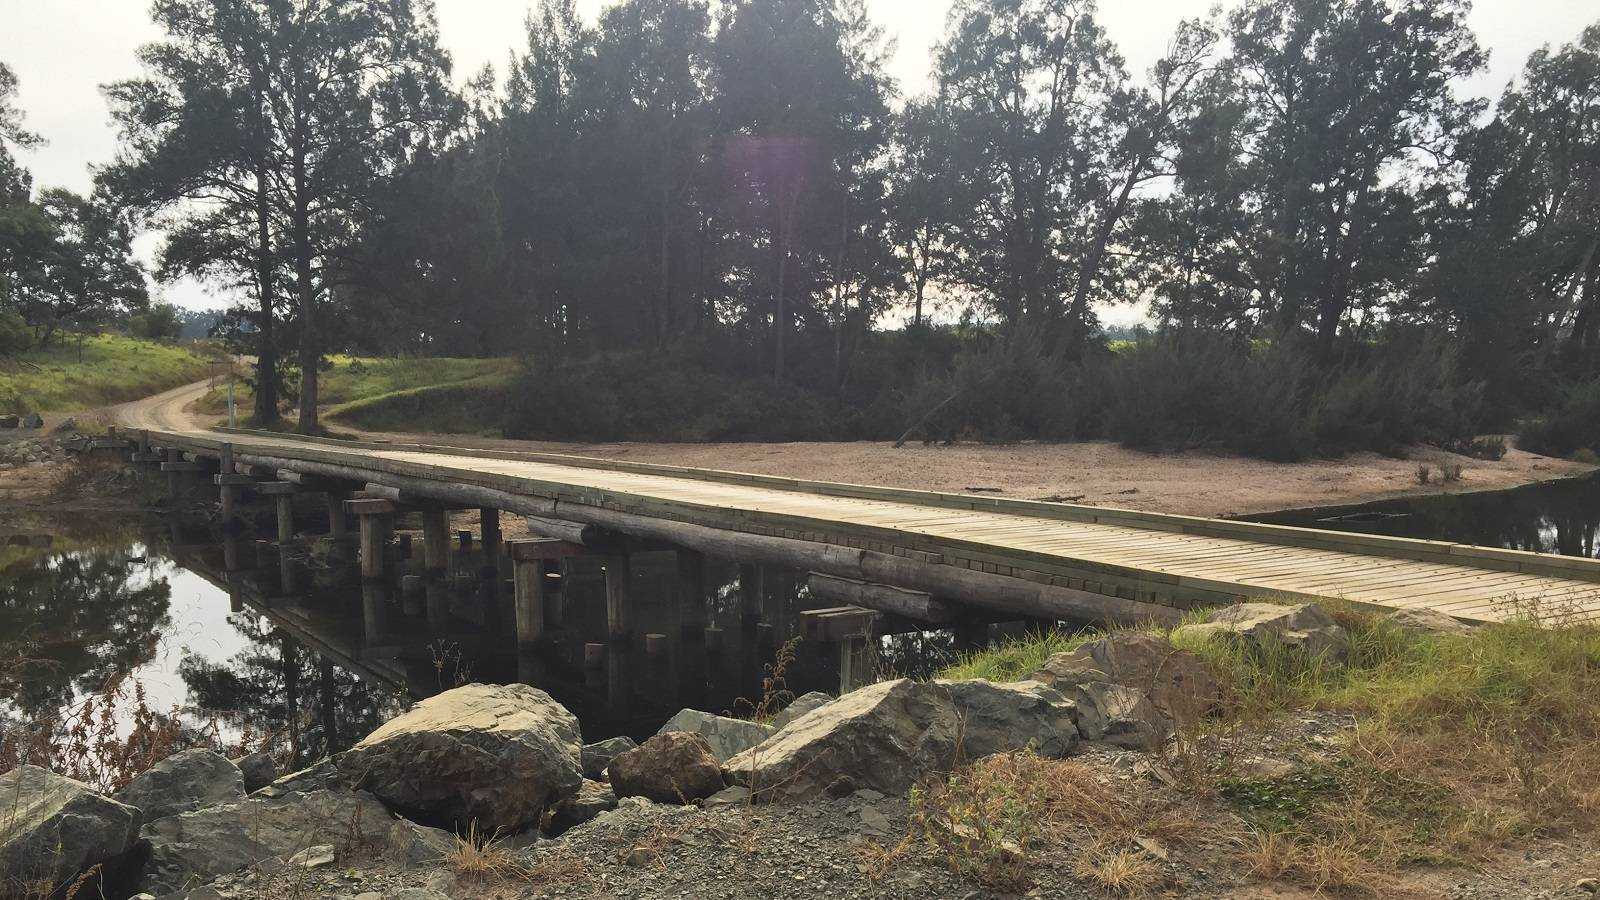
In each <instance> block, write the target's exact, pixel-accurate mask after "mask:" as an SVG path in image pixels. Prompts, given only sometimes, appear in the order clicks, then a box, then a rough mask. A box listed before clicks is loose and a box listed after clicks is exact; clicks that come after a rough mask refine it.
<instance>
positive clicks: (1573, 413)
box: [1519, 379, 1600, 456]
mask: <svg viewBox="0 0 1600 900" xmlns="http://www.w3.org/2000/svg"><path fill="white" fill-rule="evenodd" d="M1565 394H1566V396H1565V397H1564V398H1563V400H1562V403H1561V405H1560V406H1559V407H1557V408H1556V409H1555V410H1554V411H1552V412H1551V413H1550V414H1549V415H1547V416H1545V417H1543V418H1540V419H1535V420H1533V421H1531V422H1528V423H1526V424H1524V425H1523V427H1522V434H1521V440H1520V441H1519V443H1520V445H1521V446H1522V449H1524V450H1531V451H1533V452H1534V453H1543V454H1545V455H1546V456H1571V455H1573V454H1576V453H1577V452H1578V451H1580V450H1589V451H1590V452H1594V451H1596V450H1600V379H1596V380H1594V381H1590V382H1586V383H1583V384H1579V385H1576V386H1574V387H1572V388H1570V389H1568V390H1567V391H1566V392H1565Z"/></svg>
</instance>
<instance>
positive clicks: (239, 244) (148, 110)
mask: <svg viewBox="0 0 1600 900" xmlns="http://www.w3.org/2000/svg"><path fill="white" fill-rule="evenodd" d="M151 15H152V18H153V20H154V21H155V23H156V25H157V26H159V27H160V28H161V29H162V30H163V31H164V32H165V34H166V38H165V40H163V41H160V42H157V43H153V44H150V45H147V46H145V47H143V48H141V49H140V53H139V55H140V60H141V62H142V63H143V65H144V68H145V75H144V76H143V77H142V78H138V79H130V80H127V81H121V82H117V83H115V84H112V85H109V86H108V87H107V89H106V94H107V97H108V99H109V100H110V103H111V107H112V115H113V118H114V119H115V120H116V121H117V123H118V126H119V129H120V132H121V134H120V143H121V147H120V150H119V153H118V158H117V161H116V163H115V164H113V165H112V166H110V167H109V168H108V169H107V170H105V171H104V172H102V173H101V176H100V179H101V182H102V183H103V184H104V185H106V186H107V188H108V189H109V190H112V191H114V192H115V193H117V194H118V195H119V196H120V197H121V198H123V201H124V202H126V203H129V204H132V205H134V206H137V207H138V208H141V209H143V210H145V211H146V212H149V213H158V212H159V213H163V214H164V218H163V219H162V224H163V225H164V226H165V227H166V228H167V229H168V239H167V242H166V244H165V247H164V249H163V252H162V259H161V265H160V268H159V270H158V274H159V275H160V277H162V278H164V279H165V278H172V277H176V276H178V275H184V274H187V275H194V276H199V277H202V278H220V279H223V280H224V281H225V282H227V283H230V284H233V285H235V286H239V287H244V288H245V289H247V290H249V291H251V292H252V293H253V294H254V295H255V308H254V310H253V312H250V313H248V314H247V317H248V319H249V322H250V324H251V326H252V328H251V335H252V338H253V340H252V341H251V349H252V351H253V352H254V354H255V357H256V363H255V371H256V375H255V378H254V385H253V387H254V396H255V410H254V413H255V416H254V418H255V421H256V423H257V424H260V425H266V426H270V425H272V424H273V423H275V422H277V421H278V419H279V412H278V400H279V396H280V390H279V384H280V381H279V379H280V377H281V373H280V371H279V370H280V365H279V348H278V340H279V338H278V331H277V328H276V324H277V321H278V319H279V317H280V312H279V308H278V305H279V301H278V295H277V290H276V287H277V284H278V283H279V282H280V281H281V280H282V276H281V273H280V272H279V267H280V265H281V260H280V259H279V256H278V253H277V250H276V248H275V241H274V230H275V229H276V228H277V223H276V222H275V221H274V218H273V210H272V205H271V192H272V184H271V179H270V176H271V172H272V166H273V162H274V161H273V157H272V148H273V140H272V130H273V128H274V123H272V122H271V121H269V119H268V116H267V114H268V110H267V105H266V96H265V92H266V89H267V71H268V70H269V69H270V68H271V67H272V65H273V64H274V60H273V59H272V57H271V56H270V49H271V47H272V44H271V42H270V41H268V40H267V39H266V36H265V34H264V33H263V30H262V29H263V25H264V20H263V17H262V5H261V4H260V3H255V2H251V0H158V2H156V3H155V4H154V6H153V7H152V11H151Z"/></svg>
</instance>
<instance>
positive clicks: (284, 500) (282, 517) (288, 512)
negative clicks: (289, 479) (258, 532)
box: [272, 494, 294, 553]
mask: <svg viewBox="0 0 1600 900" xmlns="http://www.w3.org/2000/svg"><path fill="white" fill-rule="evenodd" d="M272 504H273V506H274V507H276V510H277V513H278V547H279V548H280V549H279V551H278V552H280V553H282V552H283V551H282V549H281V548H283V547H287V546H288V545H289V544H292V543H294V496H293V495H291V494H279V495H277V496H276V497H273V498H272Z"/></svg>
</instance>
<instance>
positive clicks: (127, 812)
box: [0, 765, 139, 885]
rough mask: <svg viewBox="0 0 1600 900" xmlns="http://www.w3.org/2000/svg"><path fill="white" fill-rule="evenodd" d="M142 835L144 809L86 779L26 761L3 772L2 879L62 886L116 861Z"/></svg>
mask: <svg viewBox="0 0 1600 900" xmlns="http://www.w3.org/2000/svg"><path fill="white" fill-rule="evenodd" d="M138 834H139V810H137V809H135V808H134V807H132V806H129V805H127V804H125V803H118V802H117V801H115V800H112V799H111V798H109V797H104V796H101V795H100V794H97V793H95V792H94V790H93V789H92V788H90V787H89V786H88V785H86V784H84V783H83V782H81V781H74V780H73V779H71V778H67V777H65V776H62V775H57V774H55V773H54V772H50V771H47V770H45V769H41V768H39V767H38V766H27V765H24V766H18V767H17V768H15V769H12V770H11V771H9V772H7V773H5V774H4V775H0V879H6V880H10V881H13V882H24V881H27V882H41V883H42V882H48V883H49V884H51V885H60V884H62V883H63V882H65V881H66V880H67V879H69V878H72V877H73V876H74V875H76V874H77V873H79V872H82V871H83V870H85V869H88V868H89V867H91V866H94V865H97V864H101V863H107V864H110V863H113V862H114V861H117V860H118V858H119V857H121V856H122V855H123V854H125V853H127V852H128V851H129V850H130V849H132V847H133V844H134V839H135V838H136V837H137V836H138ZM3 883H4V882H3V881H0V884H3Z"/></svg>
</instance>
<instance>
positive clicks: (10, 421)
mask: <svg viewBox="0 0 1600 900" xmlns="http://www.w3.org/2000/svg"><path fill="white" fill-rule="evenodd" d="M21 424H22V419H21V418H20V417H19V416H17V415H16V414H15V413H10V414H7V415H4V416H0V428H17V427H19V426H20V425H21Z"/></svg>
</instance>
